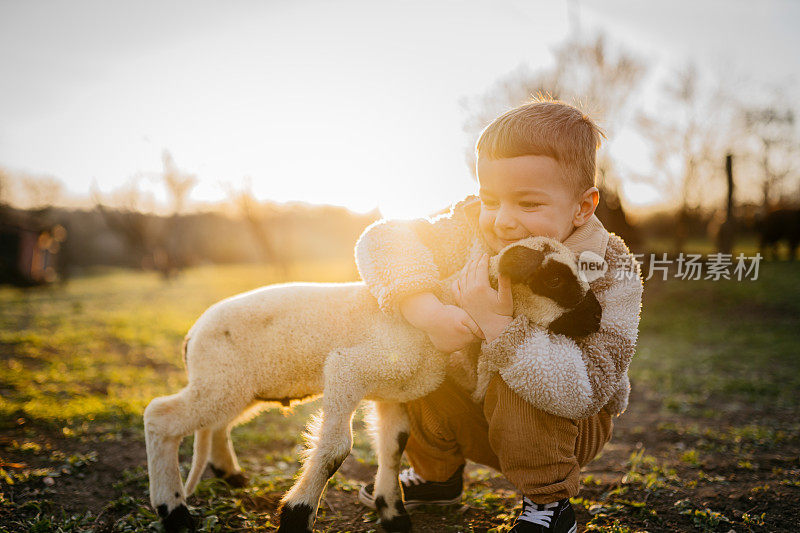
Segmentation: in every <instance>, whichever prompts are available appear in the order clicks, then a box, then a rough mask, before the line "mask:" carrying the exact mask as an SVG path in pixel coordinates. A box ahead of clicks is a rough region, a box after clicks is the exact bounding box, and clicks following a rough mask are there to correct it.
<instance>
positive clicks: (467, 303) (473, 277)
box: [452, 254, 514, 341]
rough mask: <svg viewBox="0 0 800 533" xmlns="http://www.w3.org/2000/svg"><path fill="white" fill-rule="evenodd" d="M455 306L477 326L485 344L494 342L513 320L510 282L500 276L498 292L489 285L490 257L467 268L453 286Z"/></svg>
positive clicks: (466, 266)
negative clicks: (467, 314)
mask: <svg viewBox="0 0 800 533" xmlns="http://www.w3.org/2000/svg"><path fill="white" fill-rule="evenodd" d="M452 290H453V294H454V295H455V299H456V302H457V303H458V305H459V306H460V307H462V308H463V309H464V310H465V311H466V312H467V313H469V315H470V316H471V317H472V318H473V319H474V320H475V322H476V323H477V324H478V327H479V328H480V329H481V331H483V334H484V338H485V339H486V341H492V340H494V339H495V338H496V337H497V336H499V335H500V333H502V332H503V330H504V329H506V326H508V324H509V323H510V322H511V320H512V319H513V316H512V315H513V312H514V302H513V298H512V296H511V280H510V279H508V278H507V277H505V276H500V277H499V279H498V280H497V290H494V289H493V288H492V286H491V285H490V284H489V256H488V255H486V254H484V255H483V256H481V258H480V259H478V260H473V261H470V262H469V263H467V264H466V265H465V266H464V269H463V270H462V271H461V277H460V278H457V279H456V280H455V281H454V282H453V287H452Z"/></svg>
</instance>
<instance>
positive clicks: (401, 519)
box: [380, 514, 411, 533]
mask: <svg viewBox="0 0 800 533" xmlns="http://www.w3.org/2000/svg"><path fill="white" fill-rule="evenodd" d="M380 524H381V527H382V528H383V530H384V531H387V532H389V533H408V532H409V531H411V517H410V516H409V515H408V514H399V515H397V516H393V517H392V518H390V519H388V520H386V519H384V518H381V520H380Z"/></svg>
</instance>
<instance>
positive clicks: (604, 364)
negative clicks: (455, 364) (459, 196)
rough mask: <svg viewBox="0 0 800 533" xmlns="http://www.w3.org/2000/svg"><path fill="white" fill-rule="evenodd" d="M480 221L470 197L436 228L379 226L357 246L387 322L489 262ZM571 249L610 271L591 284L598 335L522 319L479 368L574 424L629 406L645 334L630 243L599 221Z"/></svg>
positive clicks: (433, 222) (426, 221)
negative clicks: (568, 332)
mask: <svg viewBox="0 0 800 533" xmlns="http://www.w3.org/2000/svg"><path fill="white" fill-rule="evenodd" d="M479 213H480V200H479V199H478V198H477V197H474V196H470V197H467V198H466V199H465V200H463V201H461V202H458V203H457V204H455V205H453V206H452V207H451V209H450V210H449V212H448V213H446V214H443V215H440V216H438V217H435V218H423V219H416V220H410V221H402V220H380V221H378V222H375V223H374V224H372V225H370V226H369V227H368V228H367V229H366V230H365V231H364V233H363V234H362V235H361V237H360V238H359V240H358V242H357V243H356V248H355V255H356V264H357V266H358V270H359V273H360V274H361V277H362V279H363V280H364V281H365V283H366V284H367V287H368V288H369V290H370V292H371V293H372V294H373V296H375V298H376V299H377V300H378V304H379V305H380V307H381V309H382V310H383V311H384V312H386V313H388V314H393V315H399V308H398V304H399V302H400V301H401V300H402V299H403V298H405V297H406V296H409V295H411V294H416V293H419V292H423V291H430V292H433V293H434V294H437V295H439V294H438V292H439V291H440V287H439V280H441V279H444V278H446V277H448V276H450V275H451V274H453V273H454V272H456V271H458V270H460V269H461V268H462V267H463V266H464V265H465V264H466V262H467V261H468V260H469V259H471V258H473V257H477V256H480V255H481V254H483V253H489V254H491V253H492V252H491V250H490V249H489V247H488V245H487V244H486V242H485V241H484V239H483V237H482V235H481V232H480V230H479V228H478V215H479ZM564 244H565V245H566V246H567V247H568V248H570V250H572V251H573V252H574V253H575V254H576V257H577V256H578V255H579V254H580V253H581V252H584V251H591V252H594V253H595V254H597V255H598V256H600V257H602V258H604V260H605V262H606V264H607V265H608V270H607V271H606V272H605V274H604V275H603V276H601V277H600V278H598V279H596V280H594V281H592V282H590V287H591V289H592V290H593V291H594V293H595V296H597V299H598V301H599V302H600V305H601V307H602V309H603V316H602V320H601V324H600V330H599V331H598V332H596V333H593V334H591V335H589V336H587V337H584V338H581V339H577V340H575V339H571V338H569V337H565V336H563V335H556V334H553V333H550V332H548V331H547V330H545V329H543V328H542V327H540V326H538V325H536V324H532V323H531V322H530V321H529V320H528V319H527V318H526V317H524V316H518V317H517V318H515V319H514V320H513V321H512V322H511V323H510V324H509V325H508V327H507V328H506V329H505V330H504V331H503V333H502V334H501V335H500V336H499V337H497V338H496V339H494V340H492V341H491V342H488V343H487V342H483V343H482V346H481V350H482V354H481V358H482V359H483V360H485V361H486V362H488V364H489V366H490V367H492V368H493V369H494V370H496V371H497V372H499V373H500V376H501V377H502V378H503V380H504V381H505V382H506V383H507V384H508V386H509V387H510V388H511V389H512V390H513V391H514V392H516V393H517V394H518V395H520V396H521V397H522V398H523V399H524V400H526V401H527V402H529V403H531V404H532V405H533V406H534V407H536V408H538V409H542V410H544V411H547V412H549V413H552V414H554V415H557V416H563V417H566V418H572V419H581V418H586V417H589V416H593V415H594V414H596V413H598V412H599V411H600V410H601V409H603V408H604V409H605V410H606V411H607V412H609V413H610V414H612V415H620V414H622V412H624V411H625V409H626V408H627V405H628V396H629V393H630V382H629V380H628V366H629V365H630V361H631V358H632V357H633V354H634V351H635V346H636V340H637V336H638V330H639V315H640V311H641V302H642V278H641V273H640V269H639V265H638V263H637V262H636V260H635V259H634V257H633V255H632V254H631V253H630V250H628V247H627V246H626V245H625V242H624V241H623V240H622V239H621V238H620V237H618V236H617V235H614V234H611V233H609V232H608V231H606V229H605V228H604V227H603V225H602V223H601V222H600V220H598V218H597V217H596V216H594V215H592V217H591V218H590V219H589V221H588V222H587V223H586V224H584V225H582V226H580V227H578V228H576V229H575V231H573V233H572V234H571V235H570V236H569V237H568V238H567V239H566V240H565V241H564ZM440 296H441V295H440ZM479 393H480V391H479Z"/></svg>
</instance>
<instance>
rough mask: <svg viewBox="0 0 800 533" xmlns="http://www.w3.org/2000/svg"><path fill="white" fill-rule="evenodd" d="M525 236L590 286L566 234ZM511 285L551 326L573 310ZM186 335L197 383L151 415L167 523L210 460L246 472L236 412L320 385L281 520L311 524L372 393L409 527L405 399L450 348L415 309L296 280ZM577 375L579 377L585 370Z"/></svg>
mask: <svg viewBox="0 0 800 533" xmlns="http://www.w3.org/2000/svg"><path fill="white" fill-rule="evenodd" d="M519 246H524V247H527V248H529V249H531V250H539V251H540V252H541V251H542V250H544V253H543V254H540V256H542V257H544V258H545V259H544V260H543V261H542V264H544V263H545V262H546V261H557V262H560V263H562V264H564V265H567V266H568V267H569V269H570V270H569V271H570V272H572V273H573V274H574V276H573V278H574V279H572V280H571V283H574V284H577V289H579V291H580V294H582V295H583V296H584V297H585V296H586V294H587V291H588V284H587V283H586V282H585V281H581V280H580V279H579V278H578V276H577V270H576V267H575V258H574V256H573V254H572V253H571V252H569V250H567V249H566V248H565V247H564V246H563V245H562V244H561V243H558V242H557V241H553V240H551V239H545V238H530V239H526V240H524V241H520V242H519V243H516V244H514V245H511V246H510V247H509V249H510V248H514V247H519ZM517 251H519V250H517ZM504 252H505V250H504V251H503V252H501V254H502V253H504ZM497 270H498V256H496V257H495V258H493V260H492V261H491V263H490V271H491V277H492V279H495V280H496V278H497ZM449 287H450V280H443V281H442V294H447V293H448V290H449ZM577 289H576V290H577ZM513 291H514V302H515V314H524V315H525V316H526V317H527V318H528V319H529V320H531V321H532V322H534V323H537V324H540V325H542V326H544V327H547V326H548V325H549V324H551V323H552V322H553V320H555V319H556V318H559V317H560V316H562V315H564V313H565V312H566V311H568V310H569V309H565V308H564V307H563V306H562V305H559V304H558V303H556V302H554V301H553V300H551V299H549V298H546V297H543V296H541V295H536V294H534V293H533V292H532V289H531V287H530V286H529V285H526V284H516V285H514V286H513ZM184 346H185V348H184V350H185V359H186V368H187V372H188V376H189V384H188V385H187V386H186V387H185V388H184V389H183V390H182V391H180V392H179V393H178V394H175V395H172V396H165V397H162V398H157V399H155V400H153V401H152V402H151V403H150V405H149V406H148V407H147V409H146V410H145V416H144V418H145V435H146V441H147V454H148V467H149V470H148V473H149V475H150V496H151V503H152V504H153V506H154V508H156V509H157V510H158V511H159V514H160V515H161V516H162V518H163V519H164V523H165V525H166V526H167V527H168V529H169V528H170V527H172V526H173V525H174V524H175V523H176V519H175V517H176V516H179V515H180V516H184V515H185V516H188V513H186V512H185V507H183V506H184V504H185V498H186V496H187V495H189V494H191V493H192V491H193V490H194V488H195V487H196V484H197V482H198V480H199V479H200V476H201V474H202V472H203V470H204V469H205V468H206V466H207V465H208V464H209V462H210V464H211V466H212V468H214V470H215V473H216V474H218V475H221V476H224V477H226V478H227V479H233V480H238V481H241V480H243V479H244V478H243V476H242V473H241V469H240V467H239V464H238V461H237V460H236V455H235V453H234V451H233V447H232V445H231V441H230V430H231V427H232V426H233V425H234V424H235V423H236V422H237V421H239V420H242V419H243V418H247V417H250V416H253V414H254V413H255V412H257V410H258V409H259V408H261V406H262V405H264V404H265V402H266V404H267V405H268V404H269V403H270V402H272V403H275V402H278V403H281V404H284V405H288V404H289V402H291V401H301V400H304V399H308V398H312V397H315V396H319V395H321V394H322V395H323V413H322V417H321V418H320V419H319V420H318V421H317V423H316V424H314V425H313V427H312V428H311V429H310V430H309V438H308V450H307V453H306V454H305V459H304V461H303V467H302V469H301V472H300V475H299V477H298V480H297V482H296V483H295V485H294V486H293V487H292V489H291V490H290V491H289V492H288V493H287V494H286V496H285V497H284V498H283V509H282V515H281V531H295V530H297V531H307V530H310V529H311V528H312V526H313V522H314V517H315V514H316V509H317V506H318V504H319V500H320V497H321V494H322V491H323V489H324V487H325V484H326V483H327V481H328V479H329V478H330V476H332V475H333V473H334V472H335V471H336V469H337V468H338V467H339V465H340V464H341V462H342V461H343V460H344V459H345V457H346V456H347V455H348V454H349V452H350V449H351V446H352V432H351V420H352V415H353V412H354V411H355V409H356V408H357V406H358V404H359V403H360V402H361V401H362V400H363V399H367V400H373V401H376V402H377V404H376V418H377V420H378V422H377V424H376V426H377V428H378V429H377V432H376V436H375V443H376V446H375V447H376V450H377V453H378V463H379V467H378V474H377V477H376V483H375V496H376V504H377V503H378V501H379V499H381V498H382V499H381V500H380V501H381V504H380V505H378V512H379V514H380V516H381V520H382V523H383V524H384V525H385V526H387V527H389V528H392V529H395V530H405V529H407V528H408V527H409V524H410V523H409V522H408V520H407V519H408V517H407V515H406V514H405V511H404V509H403V506H402V497H401V494H400V491H399V487H398V482H397V474H398V470H399V466H400V457H401V455H402V452H403V446H404V445H405V439H406V438H407V436H408V420H407V415H406V413H405V410H404V408H403V407H402V405H401V402H406V401H410V400H413V399H416V398H419V397H422V396H424V395H425V394H428V393H430V392H432V391H433V390H435V389H436V388H437V387H438V386H439V385H440V384H441V382H442V380H443V379H444V375H445V367H446V363H447V355H446V354H443V353H441V352H439V351H437V350H436V349H435V348H434V347H433V345H432V344H431V343H430V341H429V340H428V338H427V337H426V335H425V334H423V333H422V332H421V331H419V330H417V329H415V328H413V327H412V326H411V325H409V324H408V323H407V322H406V321H404V320H402V319H400V318H397V317H390V316H388V315H387V314H385V313H383V312H382V311H381V310H380V309H379V308H378V304H377V302H376V300H375V298H374V297H373V296H372V295H371V294H370V293H369V291H368V290H367V288H366V286H365V285H364V284H363V283H338V284H322V283H290V284H282V285H272V286H268V287H264V288H260V289H257V290H254V291H250V292H247V293H244V294H240V295H237V296H234V297H232V298H228V299H226V300H223V301H221V302H219V303H217V304H214V305H213V306H211V307H210V308H209V309H208V310H207V311H206V312H205V313H203V315H202V316H201V317H200V318H199V319H198V321H197V322H196V323H195V324H194V326H192V328H191V329H190V330H189V333H188V334H187V336H186V340H185V344H184ZM578 381H579V382H580V383H578V384H576V386H579V387H581V386H583V382H584V381H585V379H584V378H580V379H579V380H578ZM323 393H324V394H323ZM191 432H195V435H196V436H195V439H196V440H195V457H194V458H193V463H192V469H191V471H190V473H189V476H188V479H187V483H186V488H185V491H184V489H183V487H182V486H181V482H180V474H179V472H178V460H177V457H178V456H177V449H178V445H179V444H180V440H181V439H182V438H183V437H184V436H186V435H187V434H189V433H191ZM181 508H182V510H181ZM177 511H181V513H183V514H180V513H179V514H176V512H177ZM182 525H185V523H178V524H177V526H175V527H180V526H182Z"/></svg>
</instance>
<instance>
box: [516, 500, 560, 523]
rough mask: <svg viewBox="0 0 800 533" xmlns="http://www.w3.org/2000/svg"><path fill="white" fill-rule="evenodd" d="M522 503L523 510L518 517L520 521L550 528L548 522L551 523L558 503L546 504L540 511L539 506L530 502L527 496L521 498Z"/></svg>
mask: <svg viewBox="0 0 800 533" xmlns="http://www.w3.org/2000/svg"><path fill="white" fill-rule="evenodd" d="M523 501H524V503H525V509H524V510H523V511H522V514H521V515H519V519H520V520H524V521H525V522H530V523H532V524H539V525H540V526H545V527H548V526H550V522H552V521H553V514H555V508H556V507H558V502H553V503H547V504H545V505H543V506H542V509H539V506H538V505H536V504H535V503H533V502H532V501H530V500H529V499H528V498H527V496H526V497H525V498H523Z"/></svg>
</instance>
